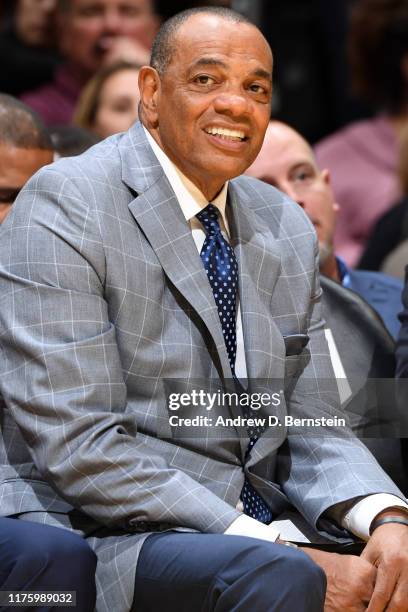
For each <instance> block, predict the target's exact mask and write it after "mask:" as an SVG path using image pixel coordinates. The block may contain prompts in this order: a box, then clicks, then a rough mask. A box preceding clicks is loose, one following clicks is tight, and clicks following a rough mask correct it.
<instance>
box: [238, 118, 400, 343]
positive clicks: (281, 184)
mask: <svg viewBox="0 0 408 612" xmlns="http://www.w3.org/2000/svg"><path fill="white" fill-rule="evenodd" d="M247 174H249V175H251V176H255V177H256V178H259V179H261V180H263V181H265V182H266V183H269V184H271V185H274V186H275V187H277V188H278V189H280V190H281V191H283V192H285V193H287V194H288V195H289V196H290V197H291V198H292V199H293V200H294V201H295V202H297V203H298V204H299V205H300V206H301V207H302V208H303V209H304V211H305V213H306V214H307V215H308V217H309V218H310V220H311V221H312V223H313V225H314V227H315V229H316V233H317V236H318V240H319V249H320V272H321V273H322V274H324V275H325V276H328V277H329V278H331V279H333V280H335V281H337V282H339V283H341V284H342V285H343V287H346V288H348V289H352V290H353V291H355V292H356V293H358V294H359V295H360V296H361V297H362V298H363V299H364V300H366V301H367V302H368V303H369V304H370V306H371V307H372V308H374V310H376V311H377V313H378V314H379V315H380V316H381V318H382V320H383V321H384V324H385V326H386V327H387V329H388V331H389V333H390V334H391V335H392V336H393V337H394V338H395V337H396V336H397V334H398V331H399V327H400V324H399V321H398V317H397V315H398V313H399V312H400V310H401V307H402V304H401V291H402V283H401V282H400V281H399V280H397V279H395V278H392V277H389V276H386V275H384V274H380V273H377V272H367V271H363V270H351V269H349V268H348V266H347V265H346V264H345V262H344V261H343V260H342V259H341V258H340V257H339V256H338V255H337V252H335V245H334V234H335V228H336V223H337V215H338V214H339V212H340V211H339V206H338V204H337V203H336V200H335V196H334V194H333V190H332V186H331V178H330V172H329V170H327V169H324V170H320V169H319V167H318V165H317V164H316V160H315V157H314V154H313V151H312V149H311V148H310V146H309V144H308V143H307V142H306V141H305V140H304V139H303V138H302V137H301V136H300V134H298V133H297V132H296V131H295V130H293V129H292V128H291V127H289V126H288V125H285V124H284V123H280V122H278V121H271V123H270V124H269V126H268V128H267V131H266V135H265V139H264V142H263V145H262V149H261V151H260V153H259V155H258V157H257V158H256V160H255V161H254V163H253V164H252V166H250V167H249V168H248V170H247Z"/></svg>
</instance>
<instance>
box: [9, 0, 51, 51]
mask: <svg viewBox="0 0 408 612" xmlns="http://www.w3.org/2000/svg"><path fill="white" fill-rule="evenodd" d="M56 5H57V0H18V2H17V6H16V12H15V28H16V32H17V36H18V38H19V39H20V40H21V41H22V42H24V43H25V44H26V45H28V46H30V47H31V46H32V47H51V46H52V45H53V43H54V35H53V32H54V14H55V7H56Z"/></svg>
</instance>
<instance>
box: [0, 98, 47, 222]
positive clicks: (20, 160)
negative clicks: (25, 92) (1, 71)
mask: <svg viewBox="0 0 408 612" xmlns="http://www.w3.org/2000/svg"><path fill="white" fill-rule="evenodd" d="M53 155H54V151H53V145H52V142H51V140H50V137H49V136H48V133H47V131H46V129H45V127H44V126H43V125H42V123H41V121H40V120H39V118H38V117H37V116H36V115H35V113H33V111H32V110H31V109H30V108H27V107H26V106H25V105H24V104H23V103H22V102H20V101H19V100H16V99H15V98H13V97H11V96H8V95H5V94H0V223H3V221H4V220H5V218H6V216H7V215H8V213H9V212H10V209H11V207H12V205H13V203H14V200H15V199H16V197H17V196H18V194H19V192H20V191H21V189H22V188H23V187H24V185H25V183H26V182H27V181H28V179H29V178H31V177H32V175H33V174H35V172H37V170H39V169H40V168H41V167H42V166H45V165H47V164H50V163H51V162H52V161H53Z"/></svg>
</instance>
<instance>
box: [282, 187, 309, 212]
mask: <svg viewBox="0 0 408 612" xmlns="http://www.w3.org/2000/svg"><path fill="white" fill-rule="evenodd" d="M278 189H280V190H281V191H283V193H286V195H288V196H289V197H290V198H291V199H292V200H293V201H294V202H296V203H297V204H299V206H301V207H302V208H304V207H305V203H304V201H303V199H302V198H301V197H300V195H299V193H298V191H297V190H296V188H295V187H294V186H293V185H292V183H291V182H290V181H281V182H280V183H279V185H278Z"/></svg>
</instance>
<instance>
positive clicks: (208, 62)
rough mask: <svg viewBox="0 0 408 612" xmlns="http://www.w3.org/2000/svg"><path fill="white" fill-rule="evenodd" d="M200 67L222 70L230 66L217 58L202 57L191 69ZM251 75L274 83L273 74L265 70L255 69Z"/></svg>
mask: <svg viewBox="0 0 408 612" xmlns="http://www.w3.org/2000/svg"><path fill="white" fill-rule="evenodd" d="M199 66H219V67H220V68H228V65H227V64H226V63H225V62H223V61H222V60H219V59H216V58H215V57H202V58H200V59H198V60H197V61H196V62H194V64H193V65H192V66H191V67H192V68H196V67H199ZM250 74H251V75H253V76H256V77H259V78H261V79H268V81H272V74H271V73H270V72H268V71H267V70H265V69H264V68H255V70H253V71H252V72H251V73H250Z"/></svg>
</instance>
